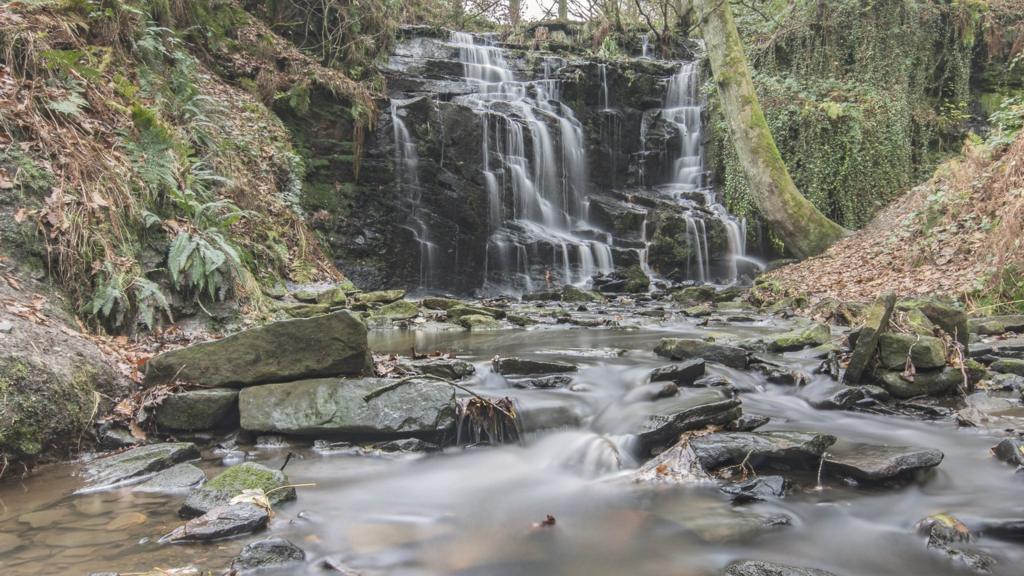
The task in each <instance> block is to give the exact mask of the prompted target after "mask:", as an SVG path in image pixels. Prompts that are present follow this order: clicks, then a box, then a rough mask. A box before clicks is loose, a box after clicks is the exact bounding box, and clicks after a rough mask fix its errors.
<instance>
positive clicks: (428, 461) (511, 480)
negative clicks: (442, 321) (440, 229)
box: [0, 320, 1024, 576]
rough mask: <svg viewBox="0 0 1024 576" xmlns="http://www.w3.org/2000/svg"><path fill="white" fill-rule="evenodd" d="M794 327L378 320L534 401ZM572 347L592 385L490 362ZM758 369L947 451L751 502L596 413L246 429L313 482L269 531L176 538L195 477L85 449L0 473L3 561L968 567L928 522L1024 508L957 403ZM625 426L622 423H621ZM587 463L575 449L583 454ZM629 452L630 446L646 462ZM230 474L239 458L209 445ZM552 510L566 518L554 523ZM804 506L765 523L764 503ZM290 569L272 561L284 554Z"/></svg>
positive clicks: (814, 416)
mask: <svg viewBox="0 0 1024 576" xmlns="http://www.w3.org/2000/svg"><path fill="white" fill-rule="evenodd" d="M784 329H786V326H785V325H784V323H782V322H781V321H769V320H766V321H761V322H755V323H752V324H748V325H746V326H743V327H739V326H725V325H723V326H717V327H714V326H713V327H696V326H694V325H690V324H679V325H672V326H661V327H659V328H657V329H655V328H642V329H633V330H621V329H585V330H580V329H561V328H559V329H541V330H530V331H527V330H515V331H500V332H490V333H465V332H409V331H377V332H374V333H373V334H372V336H371V347H372V348H373V349H374V350H375V351H392V352H396V353H408V351H409V350H411V349H413V348H415V349H416V350H418V351H430V350H445V351H453V352H457V353H458V354H459V356H460V357H463V358H467V359H470V360H472V361H474V362H476V363H477V375H476V376H475V377H473V379H472V380H470V381H469V383H468V385H470V386H474V387H476V388H478V389H480V390H486V391H487V392H490V393H497V394H505V393H508V394H511V395H515V397H516V398H517V399H519V401H520V402H526V403H529V402H534V401H545V402H550V401H555V402H572V403H573V404H574V405H575V406H580V407H581V409H582V410H584V411H585V412H587V413H589V414H596V413H597V412H599V411H601V410H602V409H603V408H605V407H606V406H607V405H608V404H609V403H613V402H615V401H616V399H617V398H619V397H621V396H622V395H623V394H624V393H625V391H626V390H628V389H629V388H630V387H631V386H632V385H635V384H636V383H638V382H642V381H643V379H644V377H645V375H646V374H647V372H648V371H650V370H651V369H652V368H655V367H658V366H662V365H664V364H665V363H666V362H665V361H664V360H663V359H660V358H658V357H656V356H655V355H654V354H653V353H652V352H651V350H652V349H653V347H654V345H655V344H656V342H657V341H658V339H659V338H661V337H664V336H666V335H692V334H700V335H702V336H703V335H708V334H709V333H720V334H722V335H726V336H730V335H731V336H736V337H750V336H756V335H758V334H764V333H767V332H772V331H779V330H784ZM496 354H498V355H503V356H513V355H516V356H532V357H536V358H543V359H552V360H567V361H571V362H573V363H576V364H578V365H579V366H580V367H581V370H580V372H579V374H578V375H577V376H576V377H575V382H577V383H581V384H585V385H586V388H587V391H585V392H569V391H566V390H551V391H546V390H542V391H538V390H531V391H528V392H523V391H518V390H513V389H512V388H509V387H507V386H508V385H507V383H506V382H505V381H504V379H503V378H501V377H499V376H497V375H495V374H491V373H490V367H489V366H490V364H489V361H490V359H491V358H492V357H493V356H494V355H496ZM774 359H775V360H780V361H782V362H785V363H786V364H788V365H792V366H793V367H795V368H799V369H802V370H805V371H807V372H810V371H811V369H812V368H813V367H814V366H815V363H816V361H815V360H811V359H803V358H801V354H799V353H794V354H789V355H785V356H781V357H774ZM709 371H711V372H713V373H717V374H721V375H725V376H727V377H729V378H730V379H732V380H733V381H734V382H736V383H737V384H742V385H743V387H744V388H756V391H752V392H747V393H744V394H742V396H741V398H742V401H743V410H744V412H745V413H747V414H761V415H767V416H771V418H772V421H771V423H770V424H769V425H768V426H767V427H766V428H764V429H765V430H806V431H819V432H827V433H830V434H833V435H835V436H837V437H839V438H840V439H841V440H844V441H859V442H871V443H886V444H899V445H912V446H921V447H930V448H937V449H940V450H942V451H943V452H944V453H945V459H944V461H943V462H942V465H941V466H940V467H939V468H938V469H937V471H936V472H935V473H934V474H933V475H931V477H929V478H928V479H927V480H926V481H922V482H919V483H915V484H912V485H909V486H906V487H903V488H899V489H884V490H883V489H865V488H858V487H855V486H849V485H845V484H842V483H836V482H831V483H825V485H824V486H823V487H821V488H820V489H814V487H813V482H810V483H808V484H807V485H806V486H805V487H804V488H805V489H798V490H796V491H794V492H793V493H791V494H788V495H787V496H786V497H785V498H783V499H781V500H778V501H774V502H770V503H759V504H753V505H742V506H736V505H732V504H730V503H729V501H728V498H727V497H726V496H725V495H724V494H722V493H720V492H719V491H718V490H717V488H716V487H715V486H713V485H698V486H684V487H664V486H660V487H657V488H652V487H650V486H644V485H639V484H635V483H633V482H632V481H631V480H630V479H629V477H628V471H623V472H611V473H602V468H601V467H600V466H598V467H596V468H595V467H594V466H592V465H588V466H580V465H578V464H579V458H578V450H579V447H580V446H582V445H587V444H588V443H592V442H593V441H594V438H595V434H594V433H593V432H591V431H589V430H587V429H586V427H584V428H582V429H572V430H565V429H563V430H556V431H550V432H544V433H539V434H534V435H531V436H530V437H529V438H527V440H526V441H525V442H524V443H523V444H522V445H506V446H501V447H480V448H470V449H449V450H447V451H445V452H444V453H442V454H436V455H429V456H417V455H399V456H391V457H382V456H367V455H362V456H360V455H353V454H323V453H318V452H315V451H313V450H311V449H310V448H309V443H308V442H307V443H302V442H298V441H296V442H295V443H294V444H293V446H291V447H290V448H269V449H267V448H251V447H250V448H247V449H249V450H251V453H252V455H253V457H254V459H255V460H256V461H259V462H262V463H264V464H267V465H268V466H272V467H279V466H280V465H281V464H282V463H283V462H284V459H285V457H286V455H287V453H288V452H289V451H292V452H295V453H296V454H297V455H298V456H299V457H298V458H293V459H292V460H291V462H290V463H289V464H288V466H287V469H286V471H287V473H288V475H289V477H290V480H291V481H292V482H293V483H296V484H306V483H311V484H315V486H312V487H305V488H300V489H299V497H298V500H297V501H295V502H291V503H287V504H284V505H282V506H279V507H278V509H277V510H276V515H275V517H274V518H273V520H272V521H271V525H270V527H269V529H268V530H266V531H265V532H263V533H261V534H258V535H253V536H250V537H246V538H238V539H233V540H226V541H221V542H216V543H212V544H207V545H178V546H173V545H160V544H157V543H156V539H157V538H158V537H159V536H161V535H162V534H164V533H166V532H168V531H170V530H171V529H172V528H174V527H175V526H177V525H178V524H179V523H180V520H179V519H178V518H177V517H176V511H177V508H178V506H179V505H180V503H181V501H182V500H183V499H184V494H178V495H163V494H152V493H140V492H133V491H132V490H131V488H130V487H128V488H120V489H116V490H112V491H109V492H100V493H93V494H86V495H72V494H71V493H72V492H73V491H74V490H75V489H77V488H78V487H80V480H79V479H78V478H76V477H75V476H74V474H75V472H76V469H77V466H76V465H73V464H69V465H60V466H51V467H46V468H43V469H41V470H40V471H39V472H37V473H35V474H34V475H32V476H30V477H28V478H26V479H24V480H22V481H20V482H17V481H15V482H6V483H4V484H2V485H0V574H3V575H4V576H28V575H37V574H88V573H89V572H92V571H109V570H116V571H121V572H141V571H146V570H150V569H153V568H156V567H160V568H170V567H175V566H183V565H189V564H191V565H195V566H198V567H201V568H207V569H211V570H220V569H223V568H224V567H226V566H227V565H228V564H229V563H230V561H231V559H232V558H233V557H234V556H236V555H237V553H238V551H239V550H240V549H241V547H242V546H243V545H244V544H245V543H246V542H250V541H253V540H257V539H260V538H263V537H266V536H267V535H279V536H284V537H287V538H288V539H290V540H292V541H293V542H295V543H296V544H298V545H300V546H301V547H302V548H304V549H305V550H306V551H307V557H308V559H309V562H308V563H307V564H306V565H305V566H303V567H299V568H289V569H287V570H284V571H280V572H278V573H280V574H331V573H337V572H332V571H331V570H330V569H329V568H326V566H327V565H328V564H331V563H335V564H338V565H344V566H347V567H348V568H350V569H352V570H355V571H357V572H359V573H362V574H391V575H417V576H418V575H435V574H436V575H454V574H459V575H470V574H472V575H487V576H497V575H519V574H522V575H526V574H529V575H537V574H566V575H579V576H595V575H596V576H601V575H621V574H634V575H648V574H649V575H652V576H653V575H658V576H663V575H666V574H673V575H688V574H694V575H698V574H716V573H719V572H720V570H721V569H722V567H723V566H725V565H726V564H728V563H729V562H730V561H732V560H735V559H765V560H775V561H780V562H784V563H790V564H797V565H803V566H812V567H818V568H823V569H827V570H830V571H833V572H835V573H836V574H839V575H848V576H853V575H879V576H881V575H893V576H896V575H900V576H903V575H907V574H951V575H952V574H960V573H964V569H963V568H962V567H959V566H958V565H956V564H955V563H952V562H951V561H950V560H949V559H948V558H946V557H945V556H944V555H942V554H940V553H938V552H935V551H929V550H928V549H927V548H926V546H925V542H924V539H923V538H922V537H920V536H917V535H916V534H915V533H914V530H913V525H914V524H915V522H917V521H918V520H920V519H921V518H924V517H925V516H928V515H930V514H935V513H938V512H951V513H953V514H956V515H958V516H964V517H983V518H1012V517H1021V516H1024V504H1022V499H1021V496H1022V494H1024V475H1015V474H1014V471H1013V470H1012V468H1010V467H1008V466H1005V465H1003V464H1002V463H1000V462H998V461H996V460H995V459H994V458H992V456H991V455H990V453H989V448H990V447H991V446H993V445H994V444H995V443H996V442H997V440H998V437H997V435H995V433H989V432H985V431H982V430H979V429H963V428H958V427H957V426H956V424H955V423H954V422H952V421H935V422H923V421H918V420H914V419H911V418H907V417H899V416H882V415H873V414H863V413H853V412H837V411H822V410H817V409H814V408H812V407H811V405H810V404H808V402H807V400H806V398H807V397H808V396H811V395H815V394H820V393H822V391H823V390H825V389H827V388H830V387H831V386H833V384H832V383H831V381H830V380H829V379H828V378H827V377H825V376H814V377H813V380H812V382H811V383H810V384H809V385H808V386H806V387H804V388H802V389H797V388H793V387H785V386H775V385H771V384H767V383H766V382H765V381H764V380H763V378H762V377H761V376H758V375H755V374H753V373H747V372H738V371H735V370H730V369H725V368H721V367H709ZM618 440H620V441H621V439H618ZM573 463H576V465H574V464H573ZM627 465H628V462H627ZM201 466H202V467H203V468H205V469H206V471H207V474H208V475H210V476H212V475H213V474H216V473H217V471H218V470H219V469H220V468H222V464H221V462H220V461H219V460H218V459H217V458H216V457H214V456H212V455H210V454H207V455H206V458H205V459H204V460H203V462H202V464H201ZM548 515H551V516H553V517H554V518H555V525H554V526H552V527H538V526H537V525H536V524H537V523H539V522H540V521H542V520H544V519H545V518H546V517H547V516H548ZM774 515H785V516H787V517H789V518H790V525H788V526H779V527H772V528H765V527H764V526H763V518H764V517H765V516H774ZM976 545H977V546H978V547H979V549H981V550H983V551H985V552H986V553H988V554H991V555H992V556H994V557H995V558H996V560H997V561H998V564H997V565H996V567H995V569H994V573H995V574H999V575H1002V574H1005V575H1010V574H1020V566H1021V565H1022V560H1024V546H1021V545H1019V544H1013V543H1008V542H1002V541H998V540H992V539H984V538H983V539H981V540H979V541H978V542H976ZM271 573H273V572H271Z"/></svg>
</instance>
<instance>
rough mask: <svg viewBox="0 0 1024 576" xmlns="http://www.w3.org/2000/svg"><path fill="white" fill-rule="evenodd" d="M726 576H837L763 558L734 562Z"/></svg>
mask: <svg viewBox="0 0 1024 576" xmlns="http://www.w3.org/2000/svg"><path fill="white" fill-rule="evenodd" d="M725 576H836V575H835V574H833V573H831V572H827V571H825V570H819V569H817V568H800V567H798V566H789V565H788V564H779V563H776V562H764V561H762V560H745V561H743V562H733V563H732V564H730V565H729V566H728V567H727V568H726V569H725Z"/></svg>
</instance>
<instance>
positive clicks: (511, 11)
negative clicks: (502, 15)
mask: <svg viewBox="0 0 1024 576" xmlns="http://www.w3.org/2000/svg"><path fill="white" fill-rule="evenodd" d="M522 11H523V0H508V19H509V24H511V25H512V29H513V30H518V29H519V17H520V16H521V15H522Z"/></svg>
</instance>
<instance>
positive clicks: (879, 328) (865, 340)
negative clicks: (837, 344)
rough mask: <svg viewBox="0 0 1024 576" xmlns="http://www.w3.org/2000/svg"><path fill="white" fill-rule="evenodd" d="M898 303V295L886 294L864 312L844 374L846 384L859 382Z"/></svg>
mask: <svg viewBox="0 0 1024 576" xmlns="http://www.w3.org/2000/svg"><path fill="white" fill-rule="evenodd" d="M895 305H896V296H895V295H893V294H885V295H884V296H882V297H880V298H878V299H877V300H875V301H874V303H873V304H871V306H870V307H869V308H868V309H867V310H866V311H865V313H864V326H862V327H861V329H860V331H859V332H858V333H857V343H856V344H855V345H854V347H853V353H852V354H850V362H849V364H847V366H846V372H845V373H844V374H843V382H844V383H846V384H859V383H860V381H861V378H862V377H863V376H864V371H865V370H866V369H867V367H868V362H870V361H871V358H872V357H874V355H875V349H876V348H877V347H878V339H879V337H881V335H882V332H884V331H885V329H886V327H887V326H888V325H889V316H890V315H892V309H893V306H895Z"/></svg>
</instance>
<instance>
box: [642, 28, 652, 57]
mask: <svg viewBox="0 0 1024 576" xmlns="http://www.w3.org/2000/svg"><path fill="white" fill-rule="evenodd" d="M640 50H641V54H640V57H641V58H650V57H651V54H650V50H651V35H650V33H647V32H645V33H643V34H641V35H640Z"/></svg>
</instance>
